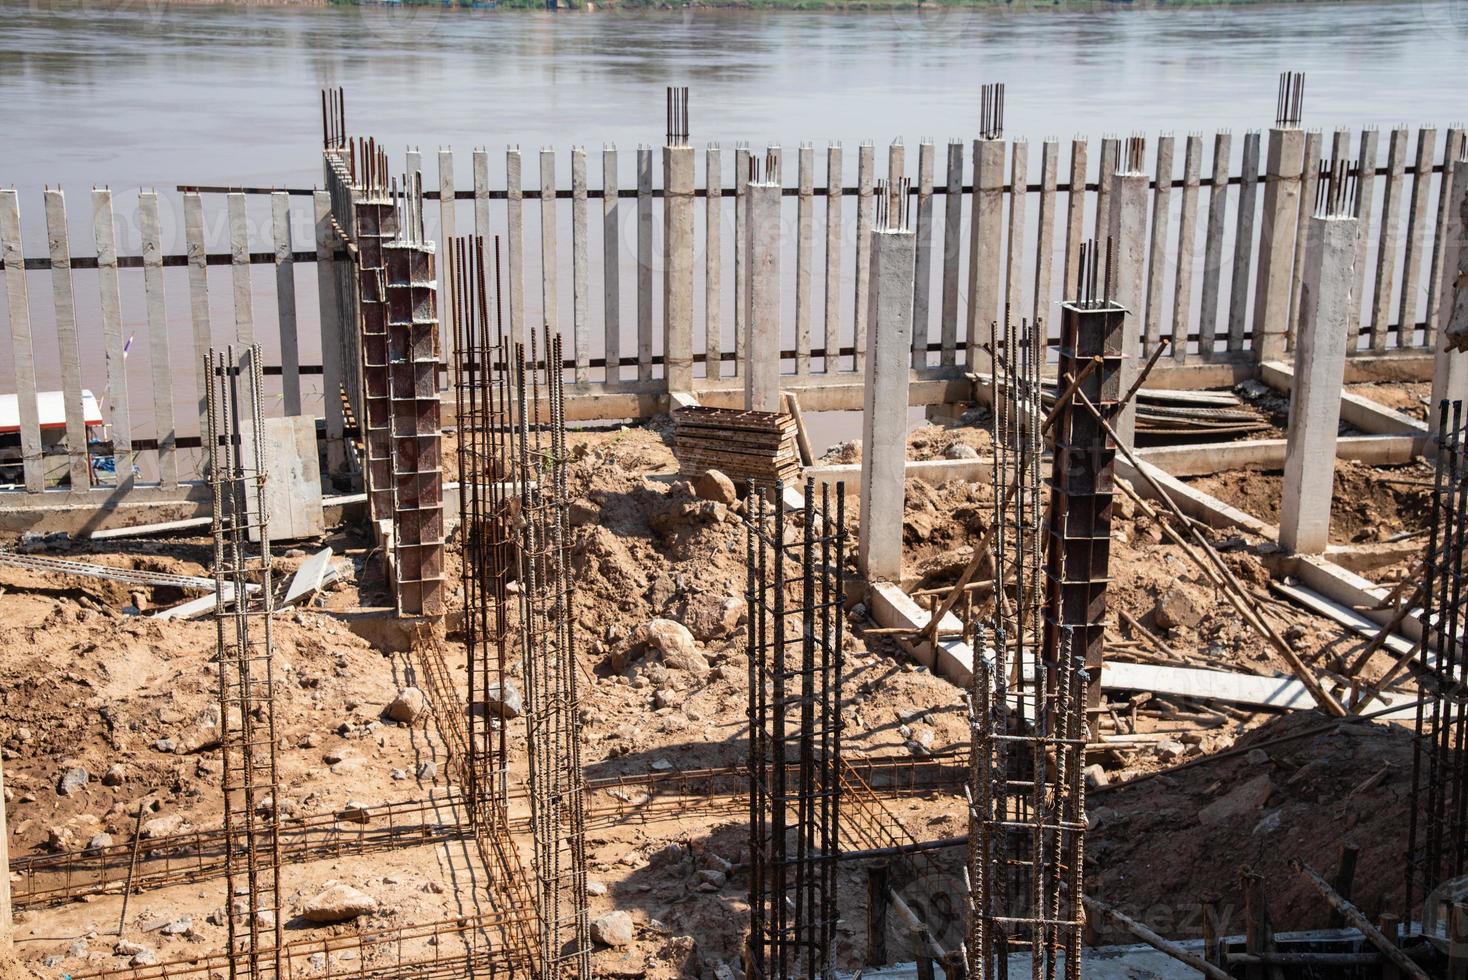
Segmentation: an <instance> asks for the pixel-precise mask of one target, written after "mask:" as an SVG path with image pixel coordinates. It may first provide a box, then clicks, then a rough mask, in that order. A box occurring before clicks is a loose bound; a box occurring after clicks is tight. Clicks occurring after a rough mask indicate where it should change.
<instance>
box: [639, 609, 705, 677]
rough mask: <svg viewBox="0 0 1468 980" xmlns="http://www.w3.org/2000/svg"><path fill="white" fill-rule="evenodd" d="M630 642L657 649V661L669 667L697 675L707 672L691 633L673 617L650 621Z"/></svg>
mask: <svg viewBox="0 0 1468 980" xmlns="http://www.w3.org/2000/svg"><path fill="white" fill-rule="evenodd" d="M632 645H633V646H634V647H636V646H645V647H647V648H648V649H650V650H656V651H657V653H658V659H659V661H660V662H661V663H662V664H663V666H665V667H667V668H668V669H670V670H683V671H687V672H688V673H690V674H694V675H696V676H698V677H703V676H704V675H706V674H707V673H708V672H709V662H708V661H707V660H705V659H704V656H703V654H701V653H699V652H698V647H697V646H696V645H695V643H694V640H693V634H692V633H690V632H689V631H688V627H686V626H684V625H683V624H682V623H679V622H675V621H674V620H671V619H654V620H651V621H650V622H649V623H648V624H647V625H646V626H643V627H641V628H640V629H638V631H637V632H636V633H635V634H633V636H632Z"/></svg>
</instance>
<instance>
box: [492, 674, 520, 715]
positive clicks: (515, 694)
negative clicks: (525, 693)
mask: <svg viewBox="0 0 1468 980" xmlns="http://www.w3.org/2000/svg"><path fill="white" fill-rule="evenodd" d="M484 703H485V704H486V705H487V706H488V708H489V713H490V714H492V715H494V716H495V717H497V718H519V717H520V715H521V714H523V713H524V711H525V702H524V701H523V700H522V699H521V697H520V689H519V688H517V687H516V686H515V682H514V681H505V682H504V684H490V685H489V686H488V687H486V688H485V689H484Z"/></svg>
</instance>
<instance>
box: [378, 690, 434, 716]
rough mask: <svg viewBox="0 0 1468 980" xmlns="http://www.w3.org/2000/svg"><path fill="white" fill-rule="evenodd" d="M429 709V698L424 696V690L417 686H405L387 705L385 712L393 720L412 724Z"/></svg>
mask: <svg viewBox="0 0 1468 980" xmlns="http://www.w3.org/2000/svg"><path fill="white" fill-rule="evenodd" d="M427 710H428V699H427V698H426V697H424V696H423V692H422V691H420V690H418V688H416V687H405V688H403V689H402V690H401V691H399V692H398V696H397V697H395V698H393V701H392V704H390V705H388V706H387V708H386V710H384V711H383V714H384V715H386V716H387V717H388V718H389V719H391V720H392V721H397V722H402V723H404V724H407V725H411V724H413V723H414V722H416V721H417V720H418V719H419V718H422V717H423V713H424V712H425V711H427Z"/></svg>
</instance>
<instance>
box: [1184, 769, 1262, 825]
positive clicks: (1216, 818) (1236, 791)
mask: <svg viewBox="0 0 1468 980" xmlns="http://www.w3.org/2000/svg"><path fill="white" fill-rule="evenodd" d="M1273 791H1274V785H1273V783H1271V782H1270V779H1269V776H1268V774H1265V775H1262V776H1255V777H1254V778H1253V779H1251V780H1249V781H1248V782H1247V783H1241V784H1240V785H1238V786H1235V787H1234V788H1233V789H1231V790H1229V791H1228V792H1227V793H1225V794H1224V795H1223V796H1220V797H1219V798H1218V799H1216V800H1214V801H1213V802H1212V803H1210V804H1208V805H1207V806H1205V807H1204V808H1203V809H1201V810H1199V811H1198V819H1199V820H1200V821H1201V822H1203V823H1204V824H1207V825H1208V826H1210V827H1216V826H1218V825H1219V824H1222V823H1228V822H1230V821H1235V820H1242V819H1243V818H1245V817H1248V816H1251V815H1253V814H1255V813H1258V812H1259V811H1260V810H1261V809H1263V807H1264V804H1265V803H1267V802H1269V794H1270V793H1272V792H1273Z"/></svg>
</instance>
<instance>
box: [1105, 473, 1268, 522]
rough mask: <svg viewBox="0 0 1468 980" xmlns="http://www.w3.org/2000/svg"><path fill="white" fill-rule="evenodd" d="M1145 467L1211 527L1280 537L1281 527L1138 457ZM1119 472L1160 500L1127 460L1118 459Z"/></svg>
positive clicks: (1184, 509) (1144, 493)
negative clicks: (1265, 521) (1245, 511)
mask: <svg viewBox="0 0 1468 980" xmlns="http://www.w3.org/2000/svg"><path fill="white" fill-rule="evenodd" d="M1138 462H1140V463H1141V464H1142V466H1143V467H1145V468H1146V470H1147V473H1148V475H1150V476H1151V477H1152V479H1154V480H1156V481H1157V484H1158V485H1159V486H1160V487H1162V489H1163V490H1165V491H1166V492H1167V495H1168V496H1169V497H1171V498H1172V501H1173V503H1175V504H1177V506H1178V509H1179V510H1181V511H1182V512H1183V513H1184V514H1186V515H1187V516H1188V517H1191V518H1193V519H1194V520H1197V521H1201V522H1202V523H1204V524H1206V525H1208V526H1209V527H1216V528H1230V527H1236V528H1240V529H1242V530H1245V531H1248V532H1250V533H1252V534H1257V535H1259V536H1260V537H1263V538H1267V539H1269V540H1270V541H1275V540H1278V538H1279V528H1277V527H1275V526H1274V525H1273V524H1266V523H1264V522H1263V521H1261V520H1259V518H1257V517H1255V516H1254V515H1252V514H1246V513H1244V512H1243V511H1241V510H1239V509H1238V508H1237V507H1232V506H1230V505H1228V504H1226V503H1224V502H1223V501H1222V500H1219V499H1218V498H1217V497H1213V496H1210V495H1208V494H1206V493H1203V492H1202V491H1201V490H1194V489H1193V488H1192V487H1190V486H1188V485H1187V484H1186V483H1184V482H1182V481H1181V480H1179V479H1177V478H1176V477H1174V476H1172V475H1171V474H1169V473H1166V472H1164V471H1163V470H1162V469H1161V468H1160V467H1158V466H1157V465H1155V464H1153V463H1150V462H1148V461H1147V460H1145V459H1141V460H1138ZM1116 475H1117V476H1119V477H1121V478H1122V479H1124V480H1126V481H1127V482H1128V483H1130V484H1131V485H1132V488H1133V489H1135V490H1136V491H1137V493H1138V494H1140V495H1141V496H1142V497H1144V498H1146V499H1148V500H1155V499H1157V493H1156V491H1154V490H1153V489H1152V486H1151V484H1149V483H1148V482H1147V481H1146V480H1145V479H1143V477H1142V475H1141V474H1140V473H1138V472H1137V471H1136V470H1135V469H1134V468H1133V467H1132V465H1131V463H1129V462H1127V461H1126V460H1124V459H1118V460H1117V461H1116Z"/></svg>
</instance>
